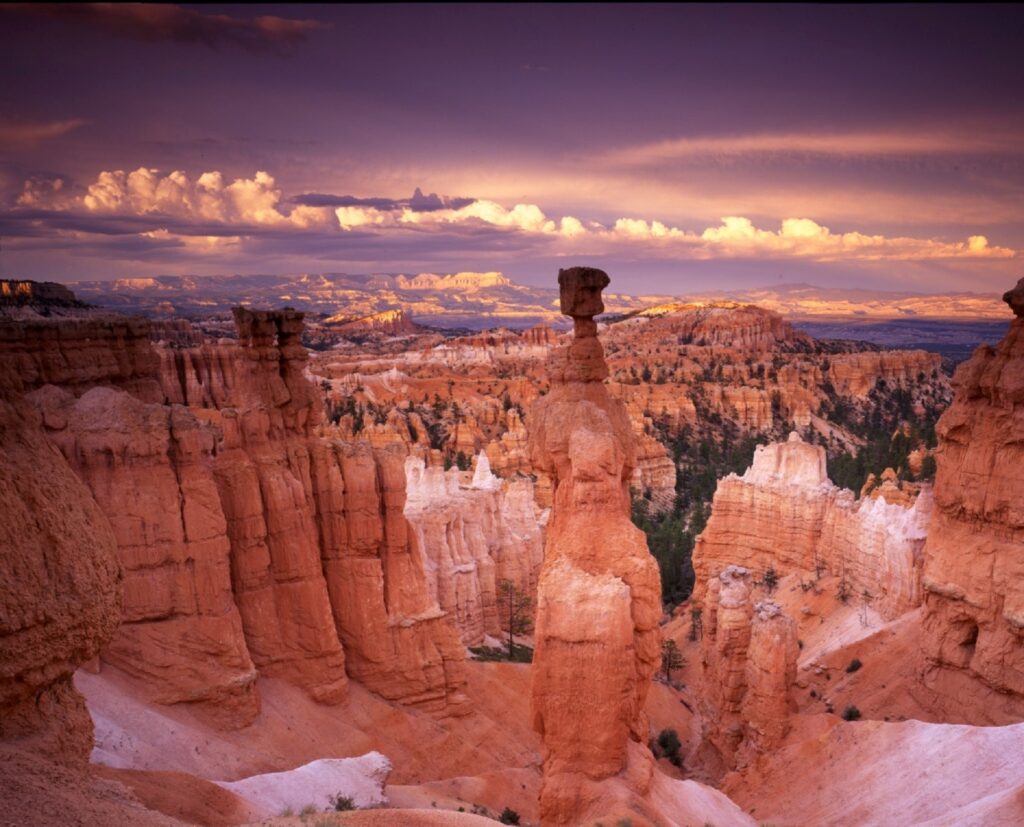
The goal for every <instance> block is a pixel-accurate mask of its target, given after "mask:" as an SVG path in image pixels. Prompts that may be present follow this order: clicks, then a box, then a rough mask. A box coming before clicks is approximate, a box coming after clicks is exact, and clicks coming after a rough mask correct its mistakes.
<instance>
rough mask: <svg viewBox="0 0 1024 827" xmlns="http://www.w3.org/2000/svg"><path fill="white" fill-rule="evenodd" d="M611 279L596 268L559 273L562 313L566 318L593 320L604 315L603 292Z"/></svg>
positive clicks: (573, 269)
mask: <svg viewBox="0 0 1024 827" xmlns="http://www.w3.org/2000/svg"><path fill="white" fill-rule="evenodd" d="M609 284H611V279H610V278H608V274H607V273H606V272H605V271H604V270H598V269H597V268H596V267H569V268H568V269H565V270H559V271H558V289H559V298H560V299H561V306H562V313H564V314H565V315H566V316H572V317H573V318H576V317H583V318H593V317H594V316H597V315H599V314H601V313H604V302H602V301H601V291H602V290H604V288H606V287H607V286H608V285H609Z"/></svg>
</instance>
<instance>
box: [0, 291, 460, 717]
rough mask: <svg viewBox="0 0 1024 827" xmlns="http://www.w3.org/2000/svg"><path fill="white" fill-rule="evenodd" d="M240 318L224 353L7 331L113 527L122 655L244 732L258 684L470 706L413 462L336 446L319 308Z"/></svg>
mask: <svg viewBox="0 0 1024 827" xmlns="http://www.w3.org/2000/svg"><path fill="white" fill-rule="evenodd" d="M235 316H236V318H235V321H236V327H237V329H238V334H239V340H238V342H237V343H221V344H213V343H209V342H200V343H196V342H195V341H191V339H192V338H193V337H184V338H183V337H182V336H176V337H175V343H176V344H177V343H179V342H180V343H183V344H182V345H180V346H161V347H154V346H153V345H152V344H151V343H150V341H149V339H150V336H151V334H152V333H153V331H151V330H149V329H147V327H146V325H145V323H144V322H141V321H139V322H135V321H131V320H128V321H125V320H117V321H111V322H107V321H103V322H102V323H100V324H93V326H92V327H90V328H88V329H86V328H85V326H84V325H83V324H71V325H70V326H69V328H68V329H69V330H70V331H71V332H70V333H69V332H67V331H65V330H64V327H65V325H66V324H67V323H61V324H60V325H49V326H47V325H44V324H38V325H28V326H25V325H22V326H20V332H17V331H12V330H10V329H8V328H5V329H4V330H0V357H2V358H0V367H3V370H4V374H3V375H4V376H5V377H6V376H9V375H17V374H18V373H19V372H21V371H24V379H23V380H22V381H20V382H19V384H18V386H17V387H19V388H26V387H29V388H31V387H37V388H38V389H37V390H34V391H33V392H32V393H31V394H29V397H30V399H31V401H32V403H34V405H35V406H36V408H37V410H38V411H39V414H40V415H41V416H40V419H41V424H42V425H43V427H44V428H45V431H46V433H47V434H48V435H49V437H50V439H51V440H52V443H53V444H56V445H57V446H59V448H60V449H61V451H62V452H63V454H64V456H65V457H66V459H67V462H68V463H69V464H70V465H71V466H72V467H73V468H74V469H75V471H76V472H77V473H78V475H79V477H80V478H81V479H82V480H83V481H84V482H85V483H86V485H87V486H88V487H89V489H90V490H91V492H92V495H93V496H94V497H95V499H96V501H97V502H98V503H99V505H100V507H101V508H102V509H103V511H104V512H105V513H106V514H107V515H108V516H109V519H110V523H111V525H112V527H113V531H114V536H115V537H116V540H117V549H118V557H119V559H120V562H121V565H122V566H123V567H124V569H125V588H124V601H125V623H124V624H123V625H122V626H121V628H120V629H119V630H118V633H117V635H116V636H115V639H114V640H113V642H112V643H111V644H110V646H109V647H108V648H107V649H106V650H105V651H104V653H103V658H104V660H105V661H106V662H108V663H111V664H113V665H116V666H117V667H118V668H121V669H123V670H125V671H126V672H128V673H129V674H132V675H133V676H135V677H136V678H138V679H139V680H141V681H142V683H143V685H144V686H146V687H147V688H148V690H149V691H150V692H151V694H152V696H153V697H154V698H155V699H156V700H159V701H162V702H167V703H192V704H195V705H196V706H197V707H198V708H199V709H201V710H203V711H205V712H207V713H208V714H210V715H212V716H214V717H215V718H216V719H217V721H218V722H219V723H221V724H223V725H226V726H243V725H245V724H247V723H248V722H250V721H251V720H253V718H254V717H255V715H256V714H257V713H258V710H259V700H258V696H257V693H256V690H255V679H256V676H257V674H265V675H272V676H276V677H279V678H282V679H284V680H287V681H289V682H291V683H294V684H296V685H298V686H301V687H303V688H304V689H306V690H307V691H308V692H309V693H310V694H311V695H312V696H313V697H314V698H316V699H317V700H320V701H322V702H325V703H337V702H340V701H342V700H344V698H345V697H346V692H347V677H346V668H347V671H348V674H351V675H352V676H353V677H356V678H357V679H359V680H361V681H363V682H364V683H365V684H366V685H367V686H368V687H369V688H370V689H373V690H374V691H377V692H379V693H380V694H382V695H384V696H385V697H388V698H390V699H393V700H399V701H402V702H407V703H411V704H415V705H418V706H420V707H422V708H426V709H429V710H431V711H436V712H439V713H456V712H461V711H465V699H464V697H463V696H462V693H461V685H462V682H463V680H464V677H463V674H462V662H463V657H464V655H463V649H462V647H461V645H460V642H459V639H458V636H457V634H456V632H455V630H454V628H453V626H452V624H451V622H450V620H449V619H448V618H447V616H446V615H445V614H444V613H443V612H441V611H440V610H439V609H438V608H437V606H436V602H435V601H434V600H433V598H432V596H431V595H430V592H429V590H428V588H427V582H426V578H425V576H424V573H423V569H422V561H421V558H420V555H419V552H418V550H417V548H416V546H415V540H414V538H413V537H412V536H410V534H409V532H408V525H407V522H406V520H405V518H404V516H403V514H402V510H403V506H404V497H405V494H404V488H405V475H404V469H403V460H404V452H402V451H395V450H389V449H387V448H380V449H374V448H372V447H371V446H369V445H367V444H363V445H361V446H355V445H352V444H350V443H346V442H343V441H340V440H337V439H330V438H326V437H323V436H320V434H321V431H322V428H321V422H322V419H323V410H322V404H321V402H320V400H319V395H318V394H317V392H316V389H315V388H314V387H313V386H312V385H311V384H310V382H309V381H308V380H307V379H306V377H305V375H304V373H305V363H306V352H305V350H304V349H303V348H302V346H301V345H300V343H299V337H300V335H301V332H302V314H300V313H296V312H294V311H282V312H250V311H246V310H243V309H238V310H236V313H235ZM72 333H73V334H74V335H71V334H72ZM33 337H35V341H34V343H33ZM83 337H84V338H83ZM82 342H85V344H83V345H82V347H85V348H86V350H88V352H89V353H91V354H92V355H93V357H94V359H93V361H94V364H82V363H81V360H80V359H79V357H77V356H76V355H75V354H74V349H75V348H76V347H79V345H80V343H82ZM44 382H50V383H58V384H59V387H58V386H57V385H56V384H44ZM40 385H41V387H40ZM346 652H348V654H349V658H348V663H346Z"/></svg>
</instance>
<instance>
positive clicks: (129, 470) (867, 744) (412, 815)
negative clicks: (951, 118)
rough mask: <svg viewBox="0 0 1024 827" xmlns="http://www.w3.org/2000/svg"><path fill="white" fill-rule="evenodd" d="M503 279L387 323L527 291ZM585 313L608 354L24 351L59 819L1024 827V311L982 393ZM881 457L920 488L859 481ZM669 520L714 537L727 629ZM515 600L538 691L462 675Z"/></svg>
mask: <svg viewBox="0 0 1024 827" xmlns="http://www.w3.org/2000/svg"><path fill="white" fill-rule="evenodd" d="M487 275H488V279H485V280H484V282H481V283H480V285H477V286H474V285H476V282H475V281H473V280H472V279H471V280H470V282H472V284H470V282H466V281H465V280H463V281H461V282H460V281H459V280H458V279H455V280H449V281H450V283H449V282H444V283H443V284H440V283H435V282H434V281H430V283H429V284H427V281H429V280H427V281H424V280H423V279H422V278H421V277H419V278H420V280H419V281H416V280H408V282H407V283H405V282H403V283H399V282H397V281H396V282H395V284H394V285H392V287H393V288H394V289H403V290H413V289H416V290H421V289H422V290H428V289H431V290H466V289H480V290H492V289H493V290H500V289H505V288H507V287H508V285H505V284H503V283H502V282H501V280H500V278H495V277H494V274H487ZM438 278H440V277H438ZM435 281H436V279H435ZM559 283H560V292H559V294H558V297H559V302H560V308H559V309H560V310H561V311H562V312H563V313H564V315H566V316H568V317H569V318H570V319H571V320H572V322H573V332H572V333H571V334H562V333H559V332H558V331H557V330H555V329H553V328H551V327H547V326H544V325H539V326H534V327H532V328H529V329H527V330H525V331H522V332H517V331H512V330H493V331H489V332H486V333H479V334H471V335H454V336H452V335H447V336H440V335H439V334H437V333H436V332H431V331H422V330H419V329H417V328H415V327H413V326H411V325H409V324H407V323H406V322H407V321H408V320H407V319H404V320H403V319H402V318H401V317H384V318H381V319H380V320H379V321H378V320H376V319H372V318H369V315H370V314H364V315H360V312H361V311H358V309H355V310H353V311H352V312H349V311H348V310H346V312H345V313H343V314H339V320H338V325H339V326H344V325H347V324H349V321H346V320H356V321H358V322H359V323H358V324H356V325H355V326H354V327H353V328H350V329H348V330H347V331H343V332H345V333H346V334H347V335H349V336H351V337H354V338H353V339H352V340H351V341H347V340H341V341H339V342H336V343H335V346H333V347H331V348H330V349H327V350H322V351H312V352H310V351H307V349H306V348H305V347H304V346H303V344H302V343H303V341H304V339H305V338H306V335H307V331H306V319H305V318H304V314H303V313H302V312H301V311H298V310H290V309H284V310H276V311H264V310H250V309H244V308H236V309H235V310H234V312H233V314H232V327H233V330H227V329H219V328H216V327H210V326H206V325H203V324H196V325H193V324H189V323H187V322H184V321H180V320H172V321H147V320H143V319H139V318H129V317H123V316H116V315H111V314H109V313H99V312H96V311H91V310H90V311H85V312H81V313H79V310H78V309H77V308H74V307H72V308H71V310H69V312H71V311H73V315H70V316H67V317H57V318H52V319H46V318H37V317H26V316H18V317H16V319H15V320H14V321H10V322H5V323H0V391H2V393H0V398H2V401H0V440H2V442H3V450H4V462H3V465H2V468H0V473H2V476H0V479H2V480H3V488H4V498H3V501H4V503H5V509H6V511H5V519H4V520H3V521H2V527H0V531H2V532H3V540H4V541H5V543H4V545H5V548H6V549H8V551H7V552H5V554H4V555H3V556H2V557H0V560H2V565H3V566H4V582H5V583H18V584H19V588H18V589H5V592H4V597H3V603H2V610H3V614H2V623H0V666H2V671H0V741H2V745H0V748H2V750H3V760H4V761H5V764H6V766H9V767H12V768H14V770H15V771H13V772H11V773H9V774H8V777H7V778H5V780H4V781H3V785H5V786H4V787H3V788H4V790H5V797H6V798H8V799H9V800H10V801H11V802H13V803H12V806H14V807H16V808H17V807H20V808H21V809H20V810H17V811H16V812H17V813H18V815H19V817H21V818H22V823H26V824H28V823H40V824H47V823H54V820H53V819H55V818H56V817H57V816H56V815H55V814H56V813H57V812H59V810H60V808H61V807H64V808H65V809H70V810H72V811H75V812H76V813H77V814H78V817H79V818H80V821H81V823H84V824H105V823H112V822H115V821H117V820H121V821H127V822H128V823H133V824H134V823H138V824H176V823H203V824H214V823H217V824H242V823H249V822H257V821H259V822H260V823H280V824H282V825H283V824H290V823H298V822H297V821H294V822H293V821H289V819H288V817H287V816H284V815H282V813H283V812H284V811H285V810H292V811H293V812H294V811H296V810H297V809H300V808H301V807H303V806H305V804H307V803H309V804H313V803H314V801H315V802H316V803H317V804H318V806H319V808H320V809H325V808H329V807H330V806H331V804H330V796H331V795H336V794H339V795H340V794H341V793H340V792H339V791H340V790H341V788H343V787H344V788H345V789H351V795H352V796H353V797H356V798H358V799H359V802H360V804H361V806H363V805H365V806H368V805H370V804H371V803H372V804H375V805H380V804H382V803H384V802H387V803H388V806H390V807H391V808H398V809H393V810H385V811H382V812H385V813H387V812H391V813H394V814H396V817H400V818H402V819H403V820H402V821H401V822H391V823H407V824H431V823H441V822H437V821H433V820H432V819H436V818H437V817H439V815H440V814H439V813H438V811H446V813H445V818H449V817H450V820H449V821H446V822H444V823H465V824H472V823H480V822H482V823H488V822H487V821H485V820H483V818H482V817H481V814H482V813H484V812H487V813H489V814H490V815H491V816H492V817H493V818H497V817H498V813H500V812H501V811H502V808H511V809H514V810H515V811H516V812H517V813H518V814H519V815H520V816H521V817H522V819H523V822H524V823H534V824H536V823H539V824H542V825H545V826H546V825H565V824H591V825H592V824H596V823H598V822H602V820H603V823H605V824H608V823H613V824H614V823H621V821H623V820H628V821H629V822H630V823H632V824H633V825H637V827H639V826H640V825H646V824H650V825H662V824H665V825H669V824H690V823H694V824H704V823H713V824H717V825H719V827H721V825H731V824H735V825H749V824H758V823H766V822H767V823H773V824H779V825H784V824H793V825H796V824H806V823H821V824H836V825H851V826H852V825H859V824H885V823H886V818H887V813H892V812H895V811H899V812H903V813H906V819H905V821H906V823H908V824H924V823H928V824H945V823H959V824H964V823H967V824H1000V823H1007V824H1009V823H1015V822H1016V821H1018V820H1019V819H1020V818H1021V817H1024V809H1022V807H1021V804H1020V796H1019V791H1020V789H1024V767H1021V765H1020V764H1019V761H1018V760H1017V759H1016V758H1015V756H1016V755H1019V754H1020V749H1021V747H1024V724H1021V723H1020V722H1021V721H1022V719H1024V683H1022V677H1021V676H1022V675H1024V662H1022V661H1021V657H1020V656H1021V651H1022V649H1021V640H1020V635H1021V630H1022V629H1024V620H1022V613H1024V609H1022V608H1021V606H1020V603H1021V595H1020V594H1019V588H1018V587H1017V585H1016V582H1017V580H1019V578H1018V577H1016V575H1019V574H1020V571H1019V570H1018V569H1019V564H1020V549H1021V547H1022V546H1021V543H1022V542H1024V534H1022V533H1021V532H1022V530H1024V524H1022V523H1021V514H1024V508H1022V503H1024V499H1022V497H1024V492H1022V490H1021V487H1020V482H1019V479H1017V477H1018V476H1019V475H1017V474H1016V472H1015V469H1016V468H1017V467H1019V465H1020V462H1021V459H1022V457H1020V456H1019V454H1020V450H1019V442H1020V437H1021V420H1020V416H1019V405H1020V402H1021V399H1020V396H1021V387H1022V382H1021V376H1024V373H1022V368H1021V359H1022V358H1024V351H1022V348H1024V338H1022V337H1021V331H1022V329H1024V328H1022V327H1021V324H1024V318H1022V315H1024V298H1022V296H1024V280H1022V284H1021V285H1019V286H1018V287H1017V288H1016V290H1015V291H1011V292H1010V293H1008V294H1007V296H1006V299H1005V301H1006V302H1007V304H1009V305H1010V307H1011V309H1012V311H1013V313H1014V314H1015V318H1014V320H1013V321H1012V322H1011V324H1010V329H1009V332H1008V333H1007V335H1006V337H1005V338H1004V339H1003V341H1002V342H1001V343H1000V344H999V345H998V346H996V347H988V346H985V347H982V348H980V349H979V350H978V351H977V352H976V353H975V354H974V356H973V357H972V359H971V360H969V361H968V362H966V363H964V364H963V365H961V366H960V368H959V369H958V370H957V373H956V375H955V377H954V380H953V382H952V385H950V384H949V382H948V381H947V380H946V378H945V375H944V374H943V372H942V365H941V360H940V358H939V357H938V356H937V355H936V354H932V353H926V352H924V351H886V350H880V349H878V348H874V347H871V346H867V345H864V344H863V343H850V342H822V341H817V340H815V339H812V338H811V337H809V336H807V335H806V334H802V333H799V332H797V331H796V330H794V329H793V327H792V326H791V325H790V324H789V323H788V322H787V321H785V320H784V319H783V318H782V317H780V316H779V315H778V314H776V313H773V312H771V311H768V310H764V309H761V308H757V307H752V306H749V305H741V304H737V303H735V302H725V303H719V304H714V305H710V306H709V305H705V304H701V305H698V304H678V303H675V304H671V305H667V304H665V303H662V304H661V305H660V306H656V307H649V308H647V309H644V310H642V311H641V312H635V313H634V312H633V309H631V308H627V309H626V310H625V312H624V313H623V314H622V316H621V318H612V319H609V320H607V321H604V322H602V321H600V320H599V319H596V318H595V317H597V316H599V314H601V313H602V312H603V311H604V310H605V306H604V303H603V300H602V295H601V291H602V289H604V288H605V287H607V286H608V277H607V275H606V274H604V273H602V272H601V271H599V270H593V269H591V268H570V269H569V270H563V271H561V273H560V276H559ZM44 300H45V297H44ZM58 300H59V302H61V303H67V302H68V301H73V300H74V299H73V297H72V299H71V300H68V299H67V297H65V296H63V295H61V296H56V298H55V301H58ZM613 301H617V299H616V300H613ZM612 306H613V307H614V306H615V305H614V304H613V305H612ZM74 314H77V315H74ZM364 320H365V322H364ZM218 332H219V333H222V334H226V335H215V334H216V333H218ZM361 337H369V338H365V339H363V338H361ZM357 338H361V341H358V342H357V341H356V339H357ZM947 406H948V407H947ZM943 409H945V412H944V413H943V414H942V416H941V418H939V419H938V424H937V425H936V426H935V428H934V430H935V437H936V439H937V445H932V444H931V443H930V442H929V438H928V436H927V433H928V429H929V427H930V423H932V422H933V421H934V419H935V418H936V417H937V416H938V413H939V412H940V411H942V410H943ZM879 431H880V432H882V433H884V434H886V439H888V435H889V434H891V435H892V438H893V440H896V438H897V437H899V439H901V440H903V441H904V442H906V444H907V449H908V453H907V454H906V455H905V456H901V460H900V461H901V463H902V464H900V465H899V467H897V468H890V469H888V470H885V471H884V472H883V469H882V468H881V467H879V468H877V469H876V472H877V473H875V475H874V477H873V478H870V479H869V481H868V482H866V483H865V484H864V486H863V489H862V490H860V486H859V485H858V490H855V491H854V490H847V489H844V488H842V487H840V486H839V485H837V484H835V482H833V480H831V479H830V476H829V472H830V468H831V464H832V463H834V462H836V461H837V458H841V457H843V456H846V455H855V454H857V452H861V453H867V451H868V448H869V447H870V446H871V439H873V438H874V436H873V435H874V434H876V433H877V432H879ZM741 447H742V450H740V448H741ZM911 449H912V450H911ZM716 458H717V459H716ZM926 461H930V462H932V463H933V464H934V465H935V466H936V467H937V472H936V473H935V476H934V481H933V480H932V479H931V477H930V476H929V474H928V473H927V472H926V471H925V468H926V465H927V462H926ZM712 462H718V463H719V464H718V465H714V466H710V465H709V467H713V468H717V469H720V471H721V472H723V473H721V474H720V476H721V478H720V479H716V477H717V476H719V474H715V473H712V475H711V479H710V481H709V482H710V488H709V489H708V490H707V496H706V499H702V498H701V496H702V495H698V494H697V493H696V492H698V490H704V489H703V488H700V485H705V487H706V484H705V483H702V482H701V480H702V477H701V473H702V470H701V469H702V464H704V465H707V464H709V463H712ZM712 494H713V496H711V495H712ZM638 506H639V507H640V508H641V510H642V512H643V514H644V515H647V517H649V518H650V519H652V520H663V521H665V522H661V523H658V525H661V526H678V528H673V529H672V530H673V531H675V532H676V533H677V534H679V535H681V534H683V533H686V532H690V533H691V534H692V535H693V536H692V538H691V541H692V575H691V576H692V593H690V592H689V591H686V593H685V594H683V590H682V589H680V590H679V591H678V592H670V591H669V590H667V589H666V584H665V583H664V582H662V581H664V580H665V578H666V573H669V574H671V575H672V576H674V577H675V576H680V571H681V570H682V563H681V562H679V560H678V559H677V558H676V557H670V556H666V555H665V554H664V553H663V551H662V550H661V549H660V547H658V546H656V545H655V535H654V534H653V533H652V532H650V531H649V532H648V534H647V536H646V537H645V533H644V531H641V530H640V529H639V528H637V527H636V525H634V522H632V521H631V519H630V517H631V513H632V514H633V516H634V518H636V510H637V508H638ZM673 520H675V521H677V522H675V523H673V522H671V521H673ZM649 546H650V550H649ZM688 556H689V555H688V553H687V555H686V557H687V558H688ZM503 583H507V584H509V585H510V587H511V588H512V589H514V591H515V592H516V593H519V594H522V595H525V596H528V597H530V598H532V600H533V605H532V606H531V615H532V621H533V627H532V630H531V631H530V632H524V633H521V634H519V639H520V645H521V647H522V648H523V649H524V650H530V649H532V663H509V662H494V661H493V660H487V659H484V660H478V659H477V656H476V655H474V654H473V653H472V652H471V651H470V650H469V649H468V648H467V647H473V649H474V650H476V651H484V650H487V649H488V648H489V649H490V650H491V651H492V652H493V651H495V650H497V647H498V646H499V645H500V644H499V640H500V639H501V638H502V637H503V636H504V635H505V633H506V631H507V624H508V622H509V617H508V612H507V610H506V608H505V607H504V606H503V604H502V601H501V600H499V594H500V592H501V587H502V584H503ZM676 595H678V597H677V596H676ZM663 640H665V641H672V642H673V643H674V644H675V646H676V647H677V648H678V651H679V652H680V654H681V657H680V661H681V663H680V664H679V665H678V666H677V668H676V671H675V673H674V674H673V675H672V676H669V675H668V674H667V673H666V672H665V670H664V669H663V665H664V661H663V657H664V654H663V653H664V651H665V650H664V649H663ZM479 647H484V649H483V650H480V649H479ZM855 663H856V664H858V665H857V666H856V667H855V668H854V664H855ZM851 710H852V711H851ZM669 730H671V731H672V732H673V733H676V735H677V737H678V740H679V742H680V748H679V760H678V763H676V762H673V761H670V760H669V757H668V756H667V754H666V753H665V751H664V748H663V747H662V746H661V743H662V740H663V739H662V738H661V735H662V734H664V733H665V732H667V731H669ZM90 752H91V753H92V761H93V763H92V764H89V763H88V761H89V755H90ZM957 762H962V763H957ZM972 762H973V765H974V766H977V767H981V768H983V770H984V771H983V772H982V771H979V772H967V770H966V769H964V770H963V772H962V773H961V774H960V775H958V776H957V777H958V782H959V783H958V784H956V785H951V784H948V783H946V784H941V783H938V781H937V779H940V778H941V777H943V775H944V772H945V771H943V772H942V773H940V772H934V773H931V774H929V777H928V781H927V783H916V782H914V781H912V780H909V779H907V778H906V776H905V773H906V772H907V770H906V768H908V767H914V766H931V765H932V764H935V766H939V765H940V764H944V765H949V766H954V765H955V766H961V767H962V768H967V767H970V766H972ZM855 773H856V778H857V782H856V783H857V784H858V785H859V787H858V788H857V789H856V790H851V789H849V785H848V784H847V779H849V778H852V777H853V776H854V774H855ZM945 777H947V778H948V776H945ZM40 779H50V781H49V782H46V781H40ZM57 779H59V781H58V780H57ZM214 782H216V783H214ZM54 785H57V786H59V787H60V790H61V792H59V793H53V794H52V796H49V795H47V794H43V793H41V792H40V790H46V789H48V787H49V786H54ZM459 808H462V810H463V811H464V812H462V813H459V812H458V810H459ZM425 811H427V812H425ZM398 813H401V815H400V816H398V815H397V814H398ZM338 818H340V819H345V818H347V816H345V815H340V816H338ZM335 823H339V824H342V823H369V822H360V821H351V822H349V821H346V820H339V821H337V822H335ZM489 823H494V822H493V821H491V822H489Z"/></svg>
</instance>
